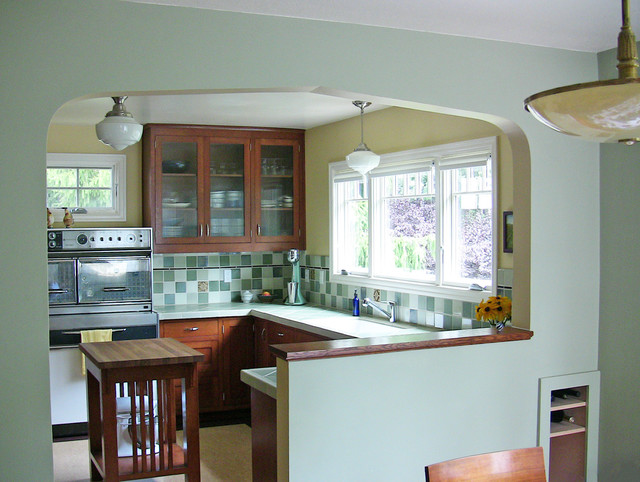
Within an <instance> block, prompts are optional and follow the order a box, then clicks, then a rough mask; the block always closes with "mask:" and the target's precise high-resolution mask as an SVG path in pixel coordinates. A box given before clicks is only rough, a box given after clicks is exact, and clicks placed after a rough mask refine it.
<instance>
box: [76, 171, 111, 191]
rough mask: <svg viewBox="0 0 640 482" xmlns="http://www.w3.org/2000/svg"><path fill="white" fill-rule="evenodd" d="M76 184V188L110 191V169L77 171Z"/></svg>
mask: <svg viewBox="0 0 640 482" xmlns="http://www.w3.org/2000/svg"><path fill="white" fill-rule="evenodd" d="M78 182H79V185H78V187H103V188H108V189H111V169H79V170H78Z"/></svg>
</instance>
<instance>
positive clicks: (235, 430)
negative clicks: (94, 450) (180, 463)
mask: <svg viewBox="0 0 640 482" xmlns="http://www.w3.org/2000/svg"><path fill="white" fill-rule="evenodd" d="M88 444H89V443H88V441H87V440H73V441H69V442H55V443H54V444H53V473H54V481H55V482H88V481H89V480H90V473H89V448H88ZM200 471H201V478H202V481H203V482H219V481H220V482H222V481H224V482H245V481H251V428H249V426H247V425H245V424H239V425H224V426H220V427H208V428H201V429H200ZM145 480H149V481H158V482H160V481H162V482H173V481H183V480H184V475H174V476H170V477H159V478H154V479H145Z"/></svg>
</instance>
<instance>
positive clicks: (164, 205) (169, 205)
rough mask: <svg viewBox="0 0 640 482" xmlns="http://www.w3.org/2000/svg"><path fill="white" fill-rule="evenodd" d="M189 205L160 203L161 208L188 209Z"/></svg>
mask: <svg viewBox="0 0 640 482" xmlns="http://www.w3.org/2000/svg"><path fill="white" fill-rule="evenodd" d="M189 206H191V203H164V202H163V203H162V207H163V208H188V207H189Z"/></svg>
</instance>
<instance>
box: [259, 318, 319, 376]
mask: <svg viewBox="0 0 640 482" xmlns="http://www.w3.org/2000/svg"><path fill="white" fill-rule="evenodd" d="M329 339H330V338H327V337H325V336H321V335H316V334H315V333H311V332H308V331H304V330H300V329H298V328H293V327H291V326H287V325H282V324H280V323H276V322H273V321H267V320H263V319H260V318H255V353H256V366H257V367H258V368H261V367H274V366H276V356H275V355H274V354H272V353H271V352H270V351H269V345H280V344H284V343H309V342H312V341H325V340H329Z"/></svg>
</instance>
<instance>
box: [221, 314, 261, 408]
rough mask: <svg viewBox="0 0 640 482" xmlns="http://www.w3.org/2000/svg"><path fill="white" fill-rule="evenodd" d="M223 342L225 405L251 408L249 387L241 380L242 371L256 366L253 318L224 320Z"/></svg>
mask: <svg viewBox="0 0 640 482" xmlns="http://www.w3.org/2000/svg"><path fill="white" fill-rule="evenodd" d="M222 340H223V342H222V343H223V348H222V358H223V371H224V381H223V390H224V396H223V405H224V406H225V407H243V406H249V404H250V401H251V400H250V393H249V386H248V385H247V384H245V383H244V382H243V381H242V380H240V370H244V369H245V368H253V367H254V366H255V354H254V347H253V320H252V319H251V317H243V318H222Z"/></svg>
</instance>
